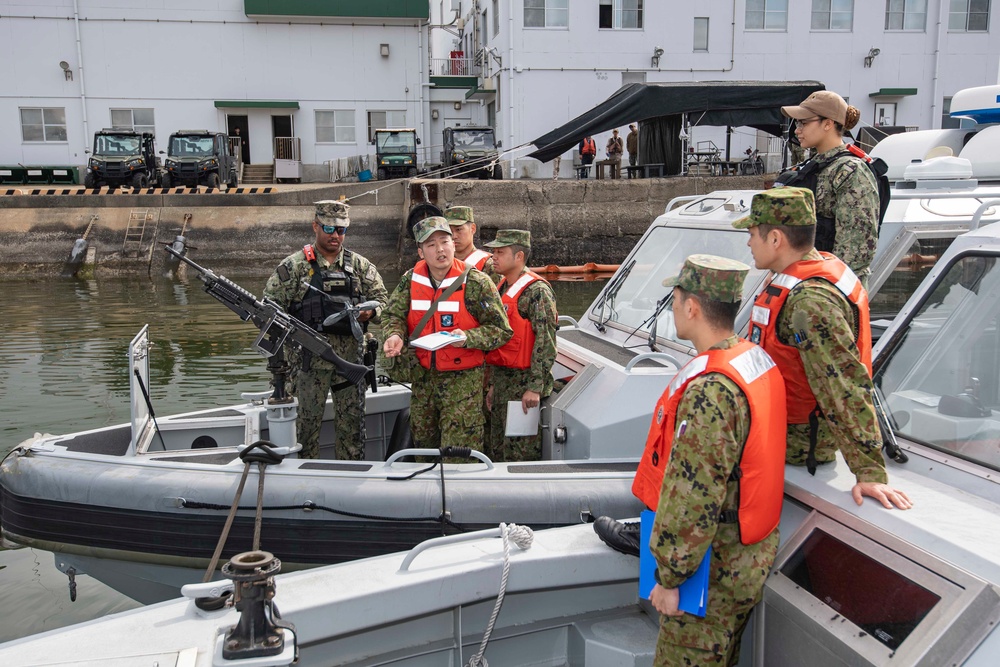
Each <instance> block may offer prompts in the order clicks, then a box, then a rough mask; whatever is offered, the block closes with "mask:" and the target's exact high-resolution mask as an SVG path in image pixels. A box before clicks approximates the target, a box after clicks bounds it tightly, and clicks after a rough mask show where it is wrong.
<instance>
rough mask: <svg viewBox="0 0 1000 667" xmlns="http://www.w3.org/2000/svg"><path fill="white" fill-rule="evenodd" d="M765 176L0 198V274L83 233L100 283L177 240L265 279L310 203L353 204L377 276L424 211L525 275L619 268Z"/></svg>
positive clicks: (62, 253) (357, 233)
mask: <svg viewBox="0 0 1000 667" xmlns="http://www.w3.org/2000/svg"><path fill="white" fill-rule="evenodd" d="M765 178H766V177H763V176H739V177H679V178H663V179H639V180H615V181H610V180H604V181H571V180H560V181H551V180H514V181H473V180H416V179H415V180H412V181H396V182H389V183H353V184H335V185H321V186H291V187H289V186H285V187H282V186H278V187H279V188H281V189H280V190H277V191H274V192H272V193H269V194H227V193H199V194H160V193H157V194H134V195H133V194H101V195H99V194H73V195H5V196H0V273H3V274H6V275H11V274H30V275H55V274H58V273H60V271H61V270H62V268H63V265H64V262H65V260H66V259H67V258H68V256H69V254H70V250H71V249H72V247H73V243H74V242H75V241H76V239H78V238H80V237H81V236H82V235H83V234H85V233H86V239H87V242H88V244H89V246H90V249H91V251H90V252H91V258H92V260H93V268H92V269H88V270H89V271H92V272H93V273H96V274H101V273H123V272H124V273H147V272H153V273H155V272H162V271H163V262H164V259H165V257H166V253H164V252H163V251H162V250H160V249H159V247H158V246H159V245H160V244H163V243H169V242H171V241H172V240H173V239H174V237H175V236H176V235H177V234H179V233H180V232H181V230H182V229H183V230H184V234H185V236H186V237H187V239H188V243H189V245H191V246H193V247H194V248H196V250H194V251H192V257H193V258H195V259H196V261H198V262H199V263H202V264H204V265H206V266H209V267H211V268H213V269H215V268H219V269H226V270H230V271H231V270H234V269H238V270H239V271H240V272H243V273H257V272H259V273H261V274H269V273H270V272H271V271H272V270H273V268H274V266H275V265H276V263H277V262H279V261H280V260H281V259H282V258H283V257H285V256H287V255H288V254H290V253H291V252H293V251H295V250H296V249H298V248H301V247H302V245H303V244H304V243H307V242H309V241H310V240H311V239H312V230H311V228H310V222H311V220H312V215H313V206H312V202H314V201H317V200H321V199H336V198H339V197H340V196H345V197H347V198H348V199H350V203H351V231H350V233H349V234H348V237H347V245H348V247H350V248H352V249H353V250H355V251H357V252H359V253H361V254H362V255H365V256H366V257H368V258H370V259H371V260H373V261H374V262H376V263H377V265H378V266H380V267H384V268H386V269H390V268H392V269H400V268H406V267H408V266H410V265H411V264H412V262H413V259H414V258H415V257H416V249H415V245H414V244H413V242H412V240H411V239H410V237H409V234H408V230H407V227H406V220H407V216H408V213H409V211H410V210H411V208H412V207H413V206H415V205H417V204H419V203H422V202H425V201H426V202H429V203H431V204H434V205H436V206H438V207H441V208H444V207H445V206H446V205H449V204H462V205H467V206H472V207H473V209H474V211H475V215H476V222H477V225H478V228H479V236H480V237H481V238H480V242H482V241H485V240H490V239H492V238H493V237H494V236H495V234H496V231H497V230H498V229H504V228H511V227H516V228H522V229H528V230H530V231H531V233H532V241H533V243H532V245H533V248H532V259H531V264H532V265H544V264H582V263H584V262H598V263H607V264H614V263H619V262H621V260H622V259H623V258H624V257H625V255H626V254H627V253H628V251H629V250H630V249H631V248H632V246H633V245H635V242H636V241H637V240H638V239H639V237H640V236H641V235H642V233H643V232H645V230H646V228H647V227H648V226H649V223H650V222H652V220H653V219H654V218H655V217H656V216H658V215H660V214H661V213H662V212H663V210H664V207H665V206H666V204H667V202H669V201H670V200H671V199H672V198H674V197H677V196H681V195H689V194H701V193H706V192H711V191H712V190H731V189H759V188H762V187H764V180H765ZM130 217H133V218H143V217H145V218H147V223H146V225H145V231H144V234H143V238H142V239H141V241H139V240H138V239H130V242H129V243H126V242H125V241H126V229H127V228H128V226H129V219H130Z"/></svg>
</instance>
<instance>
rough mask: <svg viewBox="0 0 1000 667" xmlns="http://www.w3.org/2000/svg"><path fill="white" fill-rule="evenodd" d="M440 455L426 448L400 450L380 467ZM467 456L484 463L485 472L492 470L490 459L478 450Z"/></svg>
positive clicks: (434, 450)
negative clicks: (405, 457) (401, 460)
mask: <svg viewBox="0 0 1000 667" xmlns="http://www.w3.org/2000/svg"><path fill="white" fill-rule="evenodd" d="M440 455H441V450H440V449H428V448H413V449H401V450H399V451H398V452H394V453H393V455H392V456H390V457H389V458H387V459H386V460H385V464H384V465H383V466H382V467H383V468H391V467H392V464H393V463H395V462H396V461H398V460H399V459H401V458H402V457H404V456H440ZM469 456H471V457H472V458H474V459H477V460H479V461H480V462H482V463H485V464H486V469H487V470H492V469H493V467H494V466H493V461H492V460H490V457H488V456H486V454H483V453H482V452H480V451H479V450H476V449H471V450H469Z"/></svg>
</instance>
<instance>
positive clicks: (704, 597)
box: [639, 510, 712, 618]
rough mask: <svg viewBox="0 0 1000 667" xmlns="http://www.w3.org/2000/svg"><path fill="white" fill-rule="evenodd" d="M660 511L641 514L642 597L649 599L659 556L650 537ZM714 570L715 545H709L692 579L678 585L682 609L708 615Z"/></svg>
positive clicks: (640, 587) (640, 559)
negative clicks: (710, 584) (650, 541)
mask: <svg viewBox="0 0 1000 667" xmlns="http://www.w3.org/2000/svg"><path fill="white" fill-rule="evenodd" d="M655 516H656V513H655V512H653V511H652V510H643V512H642V514H641V515H640V517H639V518H640V521H641V523H640V524H639V525H640V533H639V597H640V598H641V599H643V600H648V599H649V594H650V592H651V591H652V590H653V585H654V584H656V578H655V575H656V567H657V565H656V559H655V558H654V557H653V552H652V551H651V550H650V549H649V538H650V537H651V535H652V532H653V517H655ZM711 569H712V547H711V545H709V547H708V550H707V551H706V552H705V556H704V557H703V558H702V559H701V563H700V564H699V565H698V569H697V570H695V573H694V574H693V575H691V577H690V578H688V579H687V580H685V581H684V582H683V583H681V585H680V586H678V587H677V591H678V593H679V594H680V601H679V603H678V605H677V607H678V609H680V610H681V611H683V612H687V613H688V614H692V615H694V616H698V617H701V618H704V617H705V612H706V610H707V609H708V578H709V573H710V572H711Z"/></svg>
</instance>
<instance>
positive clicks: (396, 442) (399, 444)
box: [385, 407, 413, 460]
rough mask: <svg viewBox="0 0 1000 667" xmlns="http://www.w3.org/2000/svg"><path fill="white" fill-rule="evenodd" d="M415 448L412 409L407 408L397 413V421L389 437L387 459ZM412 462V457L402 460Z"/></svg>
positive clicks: (393, 424) (386, 451)
mask: <svg viewBox="0 0 1000 667" xmlns="http://www.w3.org/2000/svg"><path fill="white" fill-rule="evenodd" d="M411 447H413V433H411V432H410V408H408V407H406V408H403V409H402V410H400V411H399V412H397V413H396V420H395V421H394V422H393V423H392V434H390V435H389V444H388V446H386V449H385V458H386V459H388V458H389V457H390V456H392V455H393V454H395V453H396V452H398V451H401V450H403V449H410V448H411ZM407 459H409V460H412V458H411V457H404V458H403V459H401V460H407Z"/></svg>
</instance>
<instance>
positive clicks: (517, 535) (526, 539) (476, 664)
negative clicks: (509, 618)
mask: <svg viewBox="0 0 1000 667" xmlns="http://www.w3.org/2000/svg"><path fill="white" fill-rule="evenodd" d="M500 536H501V537H502V538H503V573H502V574H501V575H500V593H498V594H497V603H496V604H495V605H493V614H492V615H491V616H490V622H489V623H487V624H486V633H485V634H483V641H482V642H481V643H480V644H479V652H478V653H476V654H475V655H474V656H472V657H471V658H469V662H468V667H489V665H490V663H488V662H486V658H484V657H483V656H484V654H485V653H486V645H487V644H489V643H490V635H491V634H492V633H493V625H494V624H495V623H496V621H497V616H498V615H499V614H500V607H502V606H503V596H504V593H505V592H506V591H507V574H508V573H509V572H510V542H509V541H508V537H509V538H510V539H512V540H514V544H516V545H517V546H518V547H520V548H521V549H528V548H530V547H531V543H532V541H533V540H534V539H535V533H534V532H533V531H532V530H531V528H528V527H527V526H518V525H517V524H514V523H501V524H500Z"/></svg>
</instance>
